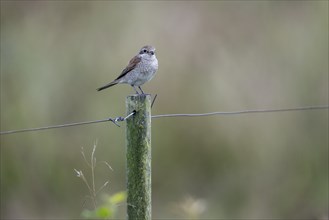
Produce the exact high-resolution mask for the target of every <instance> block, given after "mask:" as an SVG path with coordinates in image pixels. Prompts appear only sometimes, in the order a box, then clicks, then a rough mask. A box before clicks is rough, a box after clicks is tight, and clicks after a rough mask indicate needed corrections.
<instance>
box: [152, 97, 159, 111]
mask: <svg viewBox="0 0 329 220" xmlns="http://www.w3.org/2000/svg"><path fill="white" fill-rule="evenodd" d="M157 97H158V94H155V96H154V98H153V101H152V104H151V108H152V107H153V105H154V102H155V100H156V99H157Z"/></svg>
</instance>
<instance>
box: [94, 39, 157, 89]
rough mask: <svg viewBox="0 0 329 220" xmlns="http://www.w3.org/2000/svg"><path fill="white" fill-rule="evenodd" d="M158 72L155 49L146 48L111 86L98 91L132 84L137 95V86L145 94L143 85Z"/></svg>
mask: <svg viewBox="0 0 329 220" xmlns="http://www.w3.org/2000/svg"><path fill="white" fill-rule="evenodd" d="M157 70H158V60H157V58H156V56H155V48H154V47H152V46H148V45H147V46H144V47H142V49H141V50H140V51H139V53H138V54H137V55H136V56H134V57H133V58H132V59H131V60H130V61H129V63H128V66H127V67H126V68H125V69H124V70H123V71H122V72H121V74H120V76H119V77H118V78H116V79H115V80H114V81H112V82H110V83H109V84H107V85H105V86H102V87H100V88H98V89H97V91H101V90H103V89H106V88H108V87H111V86H114V85H116V84H119V83H127V84H130V85H131V86H132V87H133V88H134V90H135V91H136V93H137V94H139V93H138V91H137V89H136V86H137V87H138V88H139V89H140V91H141V92H142V94H144V92H143V90H142V88H141V85H143V84H144V83H146V82H148V81H150V80H151V79H152V78H153V77H154V75H155V73H156V71H157Z"/></svg>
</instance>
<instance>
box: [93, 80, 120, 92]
mask: <svg viewBox="0 0 329 220" xmlns="http://www.w3.org/2000/svg"><path fill="white" fill-rule="evenodd" d="M116 84H118V83H117V82H116V81H113V82H110V83H109V84H107V85H105V86H102V87H100V88H98V89H97V91H101V90H103V89H107V88H108V87H111V86H114V85H116Z"/></svg>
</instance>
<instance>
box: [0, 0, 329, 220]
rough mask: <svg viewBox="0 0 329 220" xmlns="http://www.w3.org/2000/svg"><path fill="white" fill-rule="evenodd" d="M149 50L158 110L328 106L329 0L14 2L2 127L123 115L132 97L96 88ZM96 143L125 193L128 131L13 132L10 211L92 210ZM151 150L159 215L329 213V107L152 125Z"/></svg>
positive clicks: (7, 145)
mask: <svg viewBox="0 0 329 220" xmlns="http://www.w3.org/2000/svg"><path fill="white" fill-rule="evenodd" d="M145 44H151V45H154V46H155V47H156V48H157V57H158V60H159V70H158V74H157V75H156V77H155V78H154V79H153V80H152V81H151V82H149V83H147V84H145V86H143V89H144V91H146V92H148V93H151V94H153V95H154V94H158V98H157V101H156V103H155V106H154V107H153V109H152V114H153V115H156V114H167V113H202V112H212V111H235V110H245V109H265V108H266V109H270V108H287V107H299V106H309V105H326V104H328V1H279V2H277V1H233V2H230V1H202V2H201V1H200V2H198V1H194V2H185V1H168V2H167V1H158V2H151V1H138V2H137V1H1V131H5V130H13V129H22V128H30V127H39V126H47V125H55V124H63V123H70V122H79V121H87V120H96V119H103V118H106V117H116V116H124V115H125V97H126V96H127V95H128V94H131V93H133V90H132V88H131V87H130V86H127V85H118V86H115V87H112V88H111V89H108V90H105V91H102V92H97V91H96V88H98V87H99V86H102V85H104V84H105V83H108V82H110V81H112V80H113V79H114V78H116V77H117V76H118V75H119V74H120V72H121V70H122V69H123V68H124V67H125V65H126V64H127V62H128V61H129V59H130V58H131V57H132V56H134V55H135V54H136V53H137V52H138V50H139V49H140V48H141V47H142V46H144V45H145ZM96 140H98V145H97V150H96V154H95V156H96V158H97V161H103V160H105V161H107V162H108V163H109V164H110V165H111V167H112V168H113V171H109V170H108V169H107V167H106V166H104V165H99V166H98V167H97V169H96V184H97V186H101V185H102V184H103V182H105V181H106V180H109V181H110V183H109V185H108V186H107V187H106V188H105V189H104V190H103V191H102V192H103V193H106V194H109V195H112V194H114V193H116V192H118V191H121V190H125V124H124V123H122V126H121V127H120V128H119V127H116V126H115V125H113V124H112V123H100V124H93V125H87V126H78V127H70V128H63V129H54V130H47V131H40V132H29V133H20V134H13V135H5V136H1V217H2V218H9V219H10V218H12V219H17V218H79V217H80V214H81V212H82V210H84V209H88V208H92V206H91V204H90V201H88V200H87V201H85V195H87V194H88V192H87V188H86V186H85V185H84V183H83V182H82V181H81V179H79V178H77V177H76V173H75V172H74V168H76V169H82V170H83V171H84V172H85V175H86V176H88V175H89V173H88V169H87V166H86V164H85V162H84V161H83V159H82V157H81V153H80V151H81V147H84V150H85V154H86V155H90V152H91V151H92V146H93V143H94V142H95V141H96ZM152 156H153V160H152V171H153V173H152V187H153V188H152V193H153V194H152V200H153V201H152V204H153V207H152V210H153V218H178V217H183V218H189V217H195V218H249V219H253V218H282V219H288V218H289V219H291V218H295V219H301V218H303V219H311V218H312V219H327V217H328V209H327V207H328V111H327V110H319V111H303V112H287V113H268V114H253V115H236V116H215V117H203V118H161V119H154V120H153V121H152ZM88 178H89V176H88ZM125 206H126V205H125V204H122V205H121V206H119V207H118V211H119V212H118V214H117V217H118V218H124V217H125Z"/></svg>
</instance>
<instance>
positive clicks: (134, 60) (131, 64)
mask: <svg viewBox="0 0 329 220" xmlns="http://www.w3.org/2000/svg"><path fill="white" fill-rule="evenodd" d="M140 61H141V58H140V57H138V56H134V57H133V58H132V59H131V60H130V61H129V64H128V66H127V67H126V68H125V69H124V70H122V72H121V74H120V76H118V78H116V80H118V79H120V78H122V77H123V76H125V75H126V74H127V73H129V72H130V71H131V70H133V69H134V68H135V67H136V65H137V64H138V63H139V62H140Z"/></svg>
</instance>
